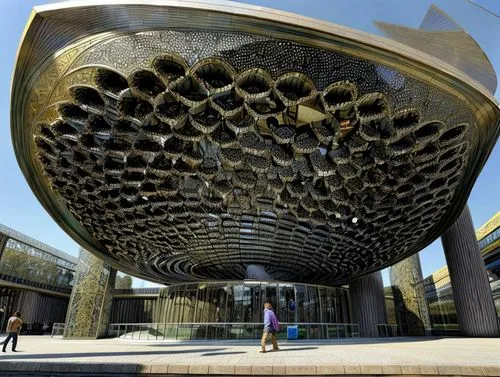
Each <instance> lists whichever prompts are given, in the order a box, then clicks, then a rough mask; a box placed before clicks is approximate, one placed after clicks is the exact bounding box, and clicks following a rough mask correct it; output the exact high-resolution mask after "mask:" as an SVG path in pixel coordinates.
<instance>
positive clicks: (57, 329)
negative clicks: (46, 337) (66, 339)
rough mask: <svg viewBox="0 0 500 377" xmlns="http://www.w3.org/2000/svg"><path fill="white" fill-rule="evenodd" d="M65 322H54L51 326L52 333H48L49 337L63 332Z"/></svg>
mask: <svg viewBox="0 0 500 377" xmlns="http://www.w3.org/2000/svg"><path fill="white" fill-rule="evenodd" d="M65 325H66V324H65V323H54V325H53V326H52V333H51V334H50V336H51V337H53V336H61V335H63V334H64V326H65Z"/></svg>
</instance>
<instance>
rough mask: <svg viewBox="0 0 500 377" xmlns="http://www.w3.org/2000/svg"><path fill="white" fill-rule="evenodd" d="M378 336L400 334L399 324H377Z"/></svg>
mask: <svg viewBox="0 0 500 377" xmlns="http://www.w3.org/2000/svg"><path fill="white" fill-rule="evenodd" d="M375 326H377V334H378V336H383V337H388V336H398V325H388V324H377V325H375Z"/></svg>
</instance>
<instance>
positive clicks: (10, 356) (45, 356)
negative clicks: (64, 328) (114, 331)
mask: <svg viewBox="0 0 500 377" xmlns="http://www.w3.org/2000/svg"><path fill="white" fill-rule="evenodd" d="M224 350H225V348H210V349H206V348H205V349H203V348H202V349H200V348H198V349H186V350H174V351H138V352H134V351H130V352H73V353H45V354H36V353H31V354H27V355H17V354H4V355H0V361H1V360H8V359H16V360H22V359H37V360H38V359H64V358H78V357H108V356H141V355H145V356H148V355H175V354H183V353H199V352H212V351H224ZM86 361H90V360H86Z"/></svg>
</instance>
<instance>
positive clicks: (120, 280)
mask: <svg viewBox="0 0 500 377" xmlns="http://www.w3.org/2000/svg"><path fill="white" fill-rule="evenodd" d="M130 288H132V277H131V276H129V275H124V276H119V275H116V283H115V289H130Z"/></svg>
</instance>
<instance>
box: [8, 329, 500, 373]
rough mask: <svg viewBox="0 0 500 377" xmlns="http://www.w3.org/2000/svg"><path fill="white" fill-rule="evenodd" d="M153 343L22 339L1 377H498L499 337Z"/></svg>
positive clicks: (499, 361)
mask: <svg viewBox="0 0 500 377" xmlns="http://www.w3.org/2000/svg"><path fill="white" fill-rule="evenodd" d="M280 347H281V350H280V351H278V352H268V353H266V354H260V353H258V352H257V351H258V341H255V342H248V341H247V342H244V341H242V342H234V341H218V342H188V343H186V342H185V343H181V342H153V341H132V340H123V339H104V340H63V339H61V338H50V337H39V336H24V337H20V339H19V345H18V350H19V351H20V352H18V353H9V352H7V353H3V354H0V376H4V375H5V376H9V377H10V376H15V375H16V374H15V373H16V372H23V373H24V374H23V376H35V375H40V376H49V375H50V376H52V375H53V376H66V377H70V376H110V375H115V376H140V375H153V376H168V375H169V376H182V375H198V376H206V375H214V376H229V375H240V376H241V375H260V376H272V375H281V376H285V375H286V376H314V375H343V376H355V375H356V376H361V375H366V376H382V375H384V376H401V375H405V376H421V375H425V376H500V339H498V338H496V339H492V338H380V339H351V340H347V339H345V340H344V339H342V340H335V341H294V342H286V341H281V342H280Z"/></svg>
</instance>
